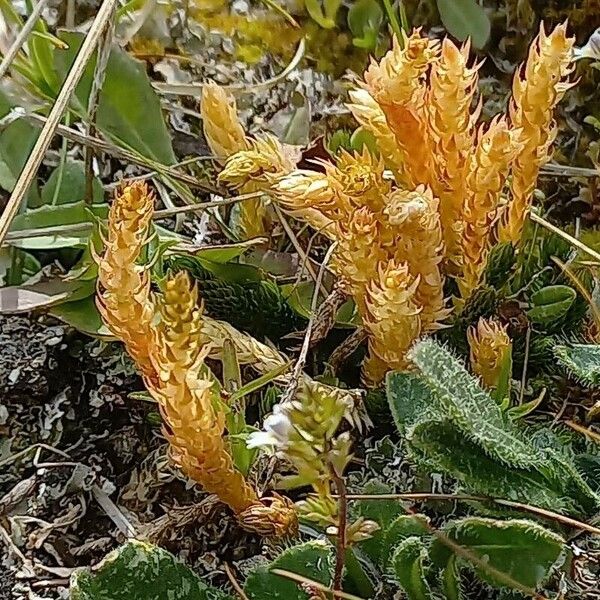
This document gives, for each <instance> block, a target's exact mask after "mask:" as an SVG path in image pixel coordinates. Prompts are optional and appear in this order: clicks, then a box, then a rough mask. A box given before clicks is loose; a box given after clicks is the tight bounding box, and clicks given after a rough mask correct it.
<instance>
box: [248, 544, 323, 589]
mask: <svg viewBox="0 0 600 600" xmlns="http://www.w3.org/2000/svg"><path fill="white" fill-rule="evenodd" d="M334 565H335V558H334V552H333V547H332V546H331V544H329V543H328V542H326V541H324V540H315V541H311V542H305V543H304V544H299V545H298V546H293V547H292V548H289V549H288V550H285V551H284V552H282V554H280V555H279V556H278V557H277V558H276V559H275V560H274V561H273V562H272V563H271V564H270V565H269V566H268V567H259V568H258V569H256V570H255V571H253V572H252V573H250V575H249V576H248V578H247V579H246V584H245V585H244V592H245V593H246V595H247V596H248V598H249V600H308V598H309V596H308V594H307V593H306V592H305V591H303V590H302V589H301V588H300V586H299V585H298V584H297V583H295V582H293V581H290V580H289V579H286V578H285V577H282V576H281V575H276V574H275V573H271V572H270V571H271V569H283V570H285V571H290V572H292V573H296V574H297V575H303V576H304V577H308V578H309V579H312V580H313V581H316V582H318V583H322V584H323V585H326V586H328V587H329V586H330V585H331V582H332V579H333V569H334Z"/></svg>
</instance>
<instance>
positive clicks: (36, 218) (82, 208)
mask: <svg viewBox="0 0 600 600" xmlns="http://www.w3.org/2000/svg"><path fill="white" fill-rule="evenodd" d="M107 215H108V204H94V205H92V206H88V205H87V204H86V203H85V202H74V203H73V204H60V205H57V206H51V205H44V206H41V207H39V208H34V209H28V210H27V211H25V212H24V213H22V214H20V215H17V216H16V217H15V218H14V219H13V221H12V223H11V227H10V231H11V232H12V231H24V230H27V229H42V228H44V227H60V226H64V225H77V224H88V225H89V226H88V227H83V228H82V229H81V230H80V231H79V230H78V231H73V232H66V233H58V234H54V235H44V236H32V237H30V238H25V239H20V240H14V241H11V242H10V244H11V245H12V246H16V247H17V248H23V249H26V250H47V249H57V248H70V247H73V246H85V245H86V244H87V243H88V240H89V237H90V235H91V232H92V227H91V226H92V224H93V223H94V219H95V218H101V219H105V218H106V217H107Z"/></svg>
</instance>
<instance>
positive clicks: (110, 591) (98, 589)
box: [71, 541, 231, 600]
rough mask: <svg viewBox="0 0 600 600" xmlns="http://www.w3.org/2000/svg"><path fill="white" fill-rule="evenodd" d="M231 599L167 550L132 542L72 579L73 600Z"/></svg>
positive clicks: (74, 575) (75, 573)
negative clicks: (208, 584)
mask: <svg viewBox="0 0 600 600" xmlns="http://www.w3.org/2000/svg"><path fill="white" fill-rule="evenodd" d="M165 598H169V599H170V600H231V597H230V596H229V595H227V594H225V593H223V592H221V591H220V590H217V589H215V588H211V587H209V586H207V585H205V584H204V583H203V582H202V581H201V580H200V578H199V577H198V576H197V575H196V574H195V573H194V572H193V571H192V570H191V569H189V568H188V567H186V566H185V565H184V564H183V563H181V562H179V561H178V560H177V559H176V558H175V557H174V556H173V555H171V554H169V553H168V552H167V551H166V550H163V549H162V548H158V547H157V546H153V545H151V544H147V543H145V542H139V541H131V542H128V543H127V544H125V545H124V546H122V547H121V548H119V549H118V550H115V551H114V552H111V553H110V554H109V555H108V556H107V557H106V558H105V559H104V560H103V561H102V563H100V565H99V566H97V567H95V568H94V569H92V570H90V569H78V570H77V571H75V572H74V573H73V575H72V576H71V600H165Z"/></svg>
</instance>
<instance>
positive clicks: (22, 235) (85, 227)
mask: <svg viewBox="0 0 600 600" xmlns="http://www.w3.org/2000/svg"><path fill="white" fill-rule="evenodd" d="M257 196H260V192H253V193H250V194H243V195H240V196H234V197H233V198H224V199H223V200H214V201H212V202H203V203H201V204H188V205H186V206H176V207H174V208H166V209H164V210H157V211H155V212H154V214H153V215H152V219H153V220H154V221H157V220H160V219H166V218H168V217H173V216H175V215H179V214H187V213H194V212H202V211H204V210H207V209H209V208H218V207H219V206H228V205H230V204H237V203H238V202H243V201H244V200H251V199H252V198H256V197H257ZM92 227H93V225H92V224H91V223H88V222H86V223H73V224H72V225H55V226H51V227H38V228H35V229H22V230H21V231H9V232H8V233H7V234H6V238H5V242H14V241H17V240H24V239H29V238H34V237H43V236H47V235H48V236H50V235H65V234H72V233H86V232H88V231H90V230H91V229H92Z"/></svg>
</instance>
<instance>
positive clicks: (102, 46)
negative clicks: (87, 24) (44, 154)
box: [84, 11, 114, 204]
mask: <svg viewBox="0 0 600 600" xmlns="http://www.w3.org/2000/svg"><path fill="white" fill-rule="evenodd" d="M113 32H114V11H113V14H112V15H111V17H110V19H109V20H108V23H107V24H106V27H105V29H104V34H103V36H102V40H101V42H100V43H99V45H98V52H97V57H98V58H97V60H96V67H95V69H94V79H93V82H92V89H91V90H90V96H89V98H88V108H87V126H86V133H87V135H89V136H90V137H94V136H95V135H96V115H97V113H98V103H99V100H100V90H101V89H102V85H103V83H104V77H105V75H106V67H107V66H108V59H109V56H110V51H111V46H112V40H113ZM93 164H94V149H93V148H92V147H91V146H85V153H84V168H85V201H86V202H87V204H92V202H93V201H94V198H93V195H94V170H93Z"/></svg>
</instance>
